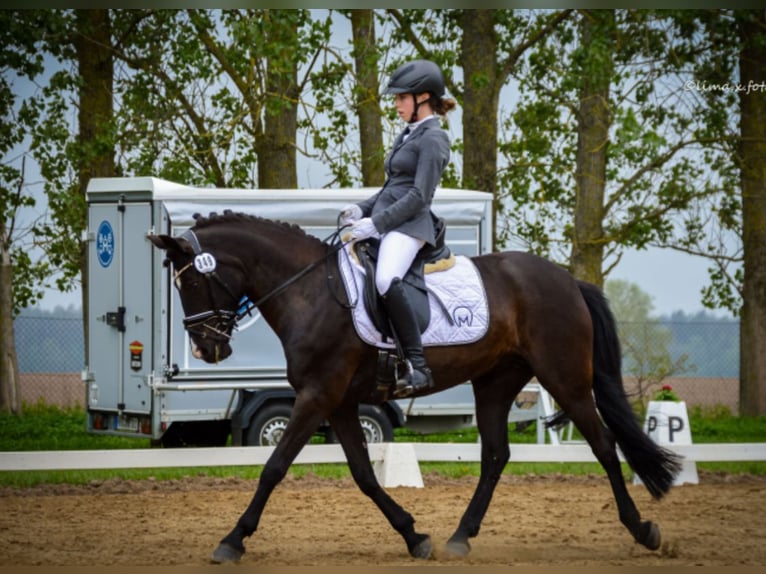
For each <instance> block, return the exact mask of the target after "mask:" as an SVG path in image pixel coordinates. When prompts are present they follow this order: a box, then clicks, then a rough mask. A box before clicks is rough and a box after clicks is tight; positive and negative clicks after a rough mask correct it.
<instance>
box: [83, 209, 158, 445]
mask: <svg viewBox="0 0 766 574" xmlns="http://www.w3.org/2000/svg"><path fill="white" fill-rule="evenodd" d="M151 223H152V206H151V203H149V202H137V203H124V202H122V201H120V202H117V203H97V204H91V205H90V206H89V210H88V229H89V239H90V242H89V246H88V249H89V253H88V279H89V284H88V292H89V297H88V299H89V311H90V317H89V336H88V363H89V367H88V370H89V377H90V379H91V380H89V381H88V385H89V389H88V408H89V409H98V410H102V411H116V412H119V413H122V412H126V413H149V411H150V409H151V391H150V389H149V387H148V385H147V375H148V374H149V373H151V372H152V369H153V365H152V352H151V349H152V340H151V337H152V320H151V310H152V306H151V302H152V290H151V286H152V277H151V273H152V267H151V261H152V259H151V257H152V246H151V243H150V242H149V241H148V240H147V239H146V237H145V234H146V232H147V230H149V229H150V227H151ZM137 420H138V419H136V418H129V417H126V418H125V424H136V423H135V421H137ZM127 421H134V422H131V423H129V422H127ZM116 430H136V429H127V428H126V429H119V428H118V429H116Z"/></svg>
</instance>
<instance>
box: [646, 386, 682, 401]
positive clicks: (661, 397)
mask: <svg viewBox="0 0 766 574" xmlns="http://www.w3.org/2000/svg"><path fill="white" fill-rule="evenodd" d="M652 400H653V401H672V402H674V403H677V402H680V401H681V399H680V398H679V396H678V395H677V394H676V393H675V391H674V390H673V387H671V386H670V385H662V388H661V389H660V390H659V391H657V392H656V393H654V396H653V397H652Z"/></svg>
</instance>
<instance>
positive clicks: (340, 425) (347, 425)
mask: <svg viewBox="0 0 766 574" xmlns="http://www.w3.org/2000/svg"><path fill="white" fill-rule="evenodd" d="M330 424H331V425H332V428H333V431H335V434H336V435H337V437H338V440H339V441H340V443H341V446H342V447H343V451H344V452H345V454H346V459H347V460H348V466H349V469H350V470H351V475H352V476H353V477H354V481H355V482H356V484H357V486H359V489H360V490H361V491H362V492H363V493H364V494H366V495H367V496H368V497H369V498H370V499H372V501H373V502H375V504H376V505H377V506H378V508H380V510H381V511H382V512H383V514H384V515H385V517H386V518H387V519H388V521H389V523H390V524H391V526H393V528H394V529H395V530H396V531H397V532H398V533H399V534H401V536H402V538H404V541H405V542H406V544H407V549H408V550H409V553H410V555H411V556H413V557H414V558H428V557H430V556H431V549H432V545H431V537H430V536H428V535H427V534H420V533H418V532H416V531H415V528H414V524H415V519H414V518H413V517H412V515H411V514H410V513H408V512H407V511H405V510H404V509H403V508H402V507H401V506H399V504H397V503H396V502H395V501H394V500H393V499H392V498H391V497H390V496H389V495H388V494H387V493H386V491H385V490H383V488H382V487H381V486H380V484H379V483H378V480H377V478H375V472H374V471H373V468H372V463H371V462H370V455H369V453H368V451H367V444H366V443H365V438H364V433H363V432H362V427H361V425H360V424H359V415H358V411H357V408H356V407H355V406H349V407H344V408H343V409H342V410H340V411H337V412H336V413H335V414H334V415H333V416H332V417H331V419H330Z"/></svg>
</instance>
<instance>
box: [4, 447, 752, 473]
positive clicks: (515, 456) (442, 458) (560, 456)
mask: <svg viewBox="0 0 766 574" xmlns="http://www.w3.org/2000/svg"><path fill="white" fill-rule="evenodd" d="M664 446H667V445H664ZM668 448H669V449H670V450H673V451H675V452H676V453H678V454H680V455H681V456H683V457H684V458H685V459H686V460H687V461H693V462H703V461H704V462H713V461H718V462H730V461H764V460H766V443H714V444H713V443H705V444H690V445H675V446H672V447H668ZM273 450H274V447H268V446H255V447H252V446H248V447H226V448H179V449H117V450H67V451H27V452H2V453H0V471H32V470H88V469H119V468H169V467H176V468H183V467H201V466H249V465H263V464H265V463H266V460H267V459H268V457H269V456H270V455H271V453H272V452H273ZM368 451H369V453H370V460H372V461H373V462H374V463H386V462H394V461H395V460H402V459H408V458H412V454H413V453H414V460H415V461H416V462H418V463H419V462H479V461H480V460H481V444H479V443H375V444H370V445H369V447H368ZM345 462H346V457H345V455H344V453H343V450H342V448H341V446H340V445H338V444H316V445H313V444H312V445H306V446H305V447H304V448H303V450H302V451H301V452H300V454H299V455H298V457H297V459H296V460H295V464H324V463H345ZM514 462H596V459H595V457H594V456H593V453H592V451H591V449H590V447H589V446H588V445H585V444H564V445H553V444H546V445H543V444H512V445H511V462H510V463H509V464H513V463H514Z"/></svg>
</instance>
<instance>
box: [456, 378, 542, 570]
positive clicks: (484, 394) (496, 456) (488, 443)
mask: <svg viewBox="0 0 766 574" xmlns="http://www.w3.org/2000/svg"><path fill="white" fill-rule="evenodd" d="M501 370H502V371H505V369H501ZM509 378H510V379H511V380H510V382H509V380H508V379H509ZM527 379H528V377H527V376H526V374H522V375H521V376H517V377H516V379H515V380H514V379H513V378H511V377H509V376H508V375H507V373H505V372H502V373H501V374H500V375H499V376H496V377H494V378H493V377H492V374H491V373H490V374H489V375H485V376H484V377H481V378H479V379H476V380H474V382H473V390H474V397H475V401H476V422H477V425H478V428H479V436H480V437H481V475H480V476H479V483H478V484H477V485H476V490H475V491H474V494H473V497H472V498H471V501H470V502H469V503H468V507H467V508H466V510H465V512H464V513H463V516H462V518H461V519H460V524H458V527H457V529H456V530H455V533H454V534H453V535H452V536H451V537H450V539H449V540H448V541H447V548H446V549H447V552H449V553H450V554H452V555H455V556H465V555H467V554H468V553H469V552H470V551H471V545H470V544H469V543H468V539H469V538H473V537H475V536H477V535H478V534H479V529H480V527H481V522H482V520H483V519H484V516H485V514H486V513H487V509H488V508H489V504H490V502H491V501H492V495H493V494H494V492H495V487H496V486H497V483H498V481H499V480H500V475H501V474H502V472H503V468H505V465H506V464H507V462H508V459H509V458H510V449H509V447H508V413H509V411H510V410H511V403H512V402H513V398H514V397H515V396H516V395H517V394H518V390H519V389H521V387H523V385H524V383H525V382H526V381H527Z"/></svg>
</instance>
